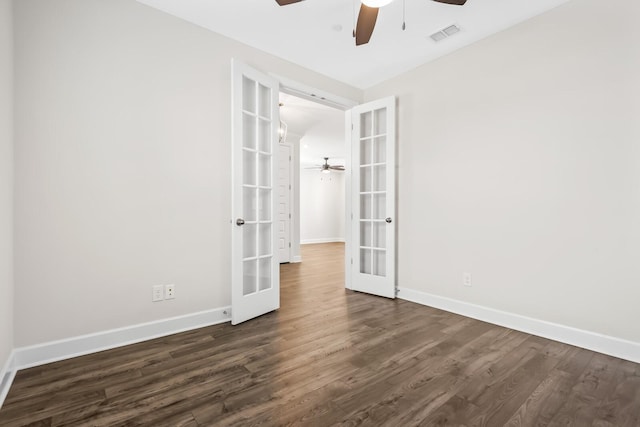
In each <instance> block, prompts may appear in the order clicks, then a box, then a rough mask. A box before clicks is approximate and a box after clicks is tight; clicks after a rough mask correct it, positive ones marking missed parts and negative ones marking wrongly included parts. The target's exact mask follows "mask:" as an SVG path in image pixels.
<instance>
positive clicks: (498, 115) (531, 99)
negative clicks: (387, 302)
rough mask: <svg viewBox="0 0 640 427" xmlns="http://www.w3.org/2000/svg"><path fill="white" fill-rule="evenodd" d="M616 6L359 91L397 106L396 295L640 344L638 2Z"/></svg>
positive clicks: (577, 13) (569, 9)
mask: <svg viewBox="0 0 640 427" xmlns="http://www.w3.org/2000/svg"><path fill="white" fill-rule="evenodd" d="M615 3H616V4H615V7H612V5H610V4H608V3H605V2H601V1H596V0H575V1H572V2H569V3H567V4H566V5H564V6H561V7H559V8H557V9H555V10H553V11H551V12H548V13H546V14H544V15H541V16H539V17H537V18H535V19H533V20H531V21H528V22H525V23H523V24H521V25H518V26H516V27H514V28H512V29H510V30H507V31H505V32H503V33H500V34H497V35H495V36H492V37H490V38H487V39H485V40H483V41H481V42H479V43H476V44H474V45H472V46H469V47H467V48H465V49H463V50H461V51H458V52H457V53H453V54H451V55H449V56H447V57H444V58H442V59H440V60H438V61H436V62H433V63H431V64H428V65H425V66H422V67H420V68H417V69H415V70H413V71H411V72H409V73H406V74H404V75H402V76H400V77H398V78H395V79H393V80H391V81H388V82H386V83H383V84H381V85H379V86H377V87H375V88H372V89H370V90H367V91H365V97H366V98H367V99H369V100H372V99H376V98H380V97H382V96H386V95H398V99H399V101H398V105H399V221H398V227H399V272H398V276H399V277H398V279H399V284H400V286H401V287H406V288H410V289H413V290H418V291H422V292H426V293H430V294H434V295H437V296H444V297H449V298H453V299H457V300H460V301H464V302H468V303H473V304H478V305H483V306H486V307H490V308H494V309H499V310H504V311H507V312H512V313H517V314H520V315H524V316H530V317H533V318H537V319H542V320H546V321H549V322H554V323H559V324H562V325H566V326H572V327H576V328H580V329H584V330H587V331H592V332H597V333H601V334H605V335H609V336H612V337H617V338H621V339H626V340H630V341H635V342H640V328H638V322H637V319H638V301H640V262H639V260H640V120H639V117H640V49H638V40H640V26H638V17H639V16H640V4H638V2H632V1H623V2H615ZM463 272H471V273H472V275H473V286H472V287H471V288H465V287H463V285H462V274H463Z"/></svg>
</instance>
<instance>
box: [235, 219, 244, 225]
mask: <svg viewBox="0 0 640 427" xmlns="http://www.w3.org/2000/svg"><path fill="white" fill-rule="evenodd" d="M236 225H237V226H241V225H244V219H242V218H238V219H236Z"/></svg>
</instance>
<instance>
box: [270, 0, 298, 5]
mask: <svg viewBox="0 0 640 427" xmlns="http://www.w3.org/2000/svg"><path fill="white" fill-rule="evenodd" d="M301 1H302V0H276V2H277V3H278V4H279V5H280V6H286V5H288V4H293V3H298V2H301Z"/></svg>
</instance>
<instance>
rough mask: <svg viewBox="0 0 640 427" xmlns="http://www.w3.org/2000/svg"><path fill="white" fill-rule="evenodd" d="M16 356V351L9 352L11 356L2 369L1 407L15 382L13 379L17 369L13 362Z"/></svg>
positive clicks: (0, 372)
mask: <svg viewBox="0 0 640 427" xmlns="http://www.w3.org/2000/svg"><path fill="white" fill-rule="evenodd" d="M14 356H15V351H12V352H11V353H10V354H9V358H8V359H7V361H6V362H5V364H4V366H3V367H2V369H1V370H0V408H2V404H3V403H4V399H6V398H7V394H9V389H10V388H11V384H12V383H13V379H14V378H15V376H16V369H15V368H14V364H13V360H14Z"/></svg>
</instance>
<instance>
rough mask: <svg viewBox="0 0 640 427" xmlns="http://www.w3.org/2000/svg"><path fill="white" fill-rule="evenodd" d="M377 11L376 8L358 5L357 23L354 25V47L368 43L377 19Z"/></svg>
mask: <svg viewBox="0 0 640 427" xmlns="http://www.w3.org/2000/svg"><path fill="white" fill-rule="evenodd" d="M378 10H379V8H377V7H369V6H365V5H364V4H361V5H360V13H358V23H357V24H356V46H360V45H362V44H366V43H369V40H370V39H371V34H373V29H374V28H375V26H376V20H377V19H378Z"/></svg>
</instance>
